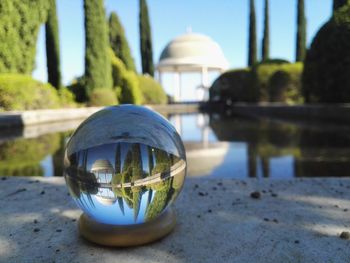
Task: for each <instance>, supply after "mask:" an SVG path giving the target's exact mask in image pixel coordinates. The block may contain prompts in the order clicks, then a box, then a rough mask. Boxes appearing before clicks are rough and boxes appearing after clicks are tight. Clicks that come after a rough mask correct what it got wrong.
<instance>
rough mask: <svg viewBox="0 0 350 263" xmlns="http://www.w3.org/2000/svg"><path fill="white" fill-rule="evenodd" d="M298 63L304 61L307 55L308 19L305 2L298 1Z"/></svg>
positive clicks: (302, 0)
mask: <svg viewBox="0 0 350 263" xmlns="http://www.w3.org/2000/svg"><path fill="white" fill-rule="evenodd" d="M296 44H297V46H296V59H295V60H296V61H304V59H305V54H306V17H305V7H304V0H298V18H297V43H296Z"/></svg>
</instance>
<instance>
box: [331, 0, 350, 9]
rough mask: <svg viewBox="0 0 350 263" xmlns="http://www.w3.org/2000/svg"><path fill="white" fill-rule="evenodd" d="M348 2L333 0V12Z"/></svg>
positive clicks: (346, 0)
mask: <svg viewBox="0 0 350 263" xmlns="http://www.w3.org/2000/svg"><path fill="white" fill-rule="evenodd" d="M348 3H349V0H333V12H334V11H337V10H338V9H339V8H341V7H343V6H344V5H346V4H348Z"/></svg>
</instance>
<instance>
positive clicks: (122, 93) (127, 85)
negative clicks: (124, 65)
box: [117, 71, 143, 104]
mask: <svg viewBox="0 0 350 263" xmlns="http://www.w3.org/2000/svg"><path fill="white" fill-rule="evenodd" d="M117 92H118V94H119V97H118V99H119V101H120V103H123V104H125V103H131V104H142V102H143V98H142V93H141V91H140V88H139V81H138V78H137V75H136V74H135V73H134V72H132V71H126V72H125V74H124V76H122V85H121V86H120V87H117Z"/></svg>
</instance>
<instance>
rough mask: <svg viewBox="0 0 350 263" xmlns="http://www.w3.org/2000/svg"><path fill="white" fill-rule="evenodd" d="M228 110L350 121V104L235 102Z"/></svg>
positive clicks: (267, 115)
mask: <svg viewBox="0 0 350 263" xmlns="http://www.w3.org/2000/svg"><path fill="white" fill-rule="evenodd" d="M226 110H229V111H231V113H232V114H237V115H244V116H251V117H275V118H289V119H298V120H306V121H330V122H335V123H350V104H332V105H330V104H313V105H293V106H290V105H285V104H278V103H268V104H245V103H235V104H232V105H231V106H228V107H227V109H226Z"/></svg>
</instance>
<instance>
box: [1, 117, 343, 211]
mask: <svg viewBox="0 0 350 263" xmlns="http://www.w3.org/2000/svg"><path fill="white" fill-rule="evenodd" d="M169 118H170V120H171V121H172V122H173V124H176V125H175V126H176V127H177V129H178V131H179V132H181V136H182V139H183V141H184V144H185V148H186V152H187V164H188V175H189V176H215V177H229V178H246V177H248V176H250V177H270V178H287V177H305V176H308V177H311V176H327V177H329V176H348V175H349V174H350V127H349V126H339V125H338V126H335V125H331V124H329V123H321V124H315V125H311V124H310V123H301V122H299V123H297V124H295V123H294V124H293V123H287V122H276V121H270V120H266V119H251V118H246V117H237V116H220V115H206V114H200V113H196V114H190V115H170V117H169ZM40 130H41V131H42V130H48V129H40ZM18 134H19V135H20V134H21V132H14V133H11V132H8V131H7V132H6V131H3V130H0V176H4V175H8V176H11V175H19V176H25V175H28V176H30V175H36V176H40V175H45V174H46V175H55V176H61V175H62V174H63V166H62V159H63V156H64V147H65V143H66V141H67V138H68V136H69V135H70V132H65V133H54V134H47V135H42V133H39V135H38V136H37V137H36V138H30V139H23V138H18V139H14V137H15V136H17V135H18ZM19 135H18V136H19ZM31 136H32V137H33V136H34V134H33V132H32V133H31ZM141 149H143V147H141ZM115 150H116V151H117V152H118V151H120V152H121V153H120V154H121V155H122V156H124V155H125V151H124V148H120V149H119V150H117V149H115ZM81 154H82V153H81ZM89 154H90V153H89ZM80 159H81V161H82V156H80ZM43 160H45V165H43ZM107 160H108V161H109V163H110V164H111V165H112V167H113V169H115V170H118V169H117V168H116V167H118V164H116V163H115V160H114V159H113V158H108V159H107ZM204 160H205V161H204ZM95 161H97V159H96V160H95ZM120 163H121V164H120V167H121V169H122V167H123V163H124V159H123V160H121V162H120ZM91 165H93V164H91ZM149 166H152V164H150V165H149ZM142 167H143V170H144V169H145V167H148V166H147V165H146V164H143V166H142ZM91 168H92V167H90V168H89V169H91ZM121 173H122V170H121ZM142 196H143V198H146V197H145V194H143V195H142ZM147 198H148V197H147ZM150 198H151V200H153V198H154V193H151V194H150ZM120 200H121V199H120V198H119V199H118V198H117V200H116V202H115V203H113V205H116V204H118V202H119V203H120ZM145 200H146V199H145ZM141 202H146V201H143V199H141ZM141 208H142V207H141Z"/></svg>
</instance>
